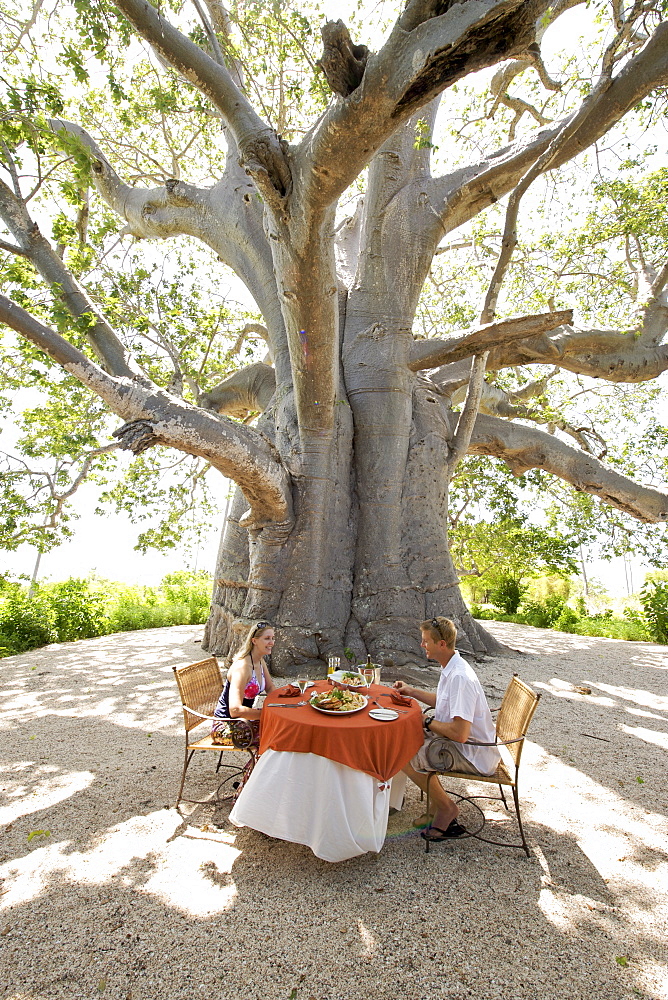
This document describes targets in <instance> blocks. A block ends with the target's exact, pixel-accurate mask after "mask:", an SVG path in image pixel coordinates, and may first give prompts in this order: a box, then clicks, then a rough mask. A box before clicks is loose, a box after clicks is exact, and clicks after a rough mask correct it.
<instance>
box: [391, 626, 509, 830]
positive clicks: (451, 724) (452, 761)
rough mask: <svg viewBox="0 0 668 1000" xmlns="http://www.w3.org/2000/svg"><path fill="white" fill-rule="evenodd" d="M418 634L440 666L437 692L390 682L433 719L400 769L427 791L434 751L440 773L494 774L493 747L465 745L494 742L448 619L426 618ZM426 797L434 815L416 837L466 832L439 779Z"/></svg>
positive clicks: (479, 692)
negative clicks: (431, 710) (420, 704)
mask: <svg viewBox="0 0 668 1000" xmlns="http://www.w3.org/2000/svg"><path fill="white" fill-rule="evenodd" d="M420 631H421V632H422V648H423V649H424V651H425V653H426V655H427V659H428V660H436V662H437V663H439V664H440V666H441V676H440V678H439V682H438V687H437V688H436V692H435V693H434V692H431V691H423V690H422V689H421V688H415V687H411V686H410V685H409V684H406V682H405V681H395V684H394V686H395V688H397V689H398V690H399V691H400V692H401V694H405V695H408V696H409V697H411V698H417V700H418V701H421V702H423V703H424V704H425V705H430V706H431V707H432V708H435V710H436V711H435V713H434V717H433V719H431V720H429V721H428V722H427V723H426V727H425V728H426V729H427V730H428V734H429V735H428V736H427V739H426V740H425V743H424V746H423V747H422V749H420V750H418V752H417V754H416V755H415V757H413V759H412V760H411V762H410V764H407V765H406V767H405V768H404V771H405V773H406V774H407V775H408V777H409V778H411V780H412V781H414V782H415V784H416V785H418V787H419V788H421V789H422V790H423V791H425V792H426V790H427V780H428V777H427V772H429V771H433V770H434V767H433V764H434V754H435V751H436V752H437V757H438V765H437V766H438V768H439V769H440V770H447V771H465V772H468V773H470V774H485V775H488V774H494V772H495V771H496V767H497V764H498V763H499V761H500V760H501V755H500V754H499V751H498V749H497V748H496V747H495V746H474V745H472V744H471V743H467V740H472V741H474V742H475V743H492V744H493V743H494V741H495V739H496V729H495V726H494V720H493V719H492V715H491V712H490V710H489V705H488V704H487V699H486V697H485V692H484V691H483V689H482V685H481V684H480V681H479V680H478V677H477V675H476V673H475V671H474V670H473V668H472V667H470V666H469V664H468V663H467V662H466V660H464V659H463V658H462V657H461V656H460V654H459V653H458V652H457V651H456V650H455V642H456V640H457V629H456V628H455V626H454V624H453V623H452V622H451V621H450V619H449V618H441V617H438V618H431V619H428V620H427V621H424V622H422V623H421V625H420ZM435 737H438V740H437V741H436V740H435ZM430 747H431V753H430ZM429 794H430V797H431V799H432V800H433V802H434V804H435V806H436V813H435V815H434V819H433V821H432V823H431V824H430V826H428V827H427V829H426V830H423V831H422V832H421V834H420V835H421V836H422V837H424V838H425V839H426V840H429V841H434V842H436V841H439V840H449V839H451V838H453V837H462V836H464V834H465V833H466V832H467V831H466V827H464V826H462V824H461V823H458V822H457V815H458V813H459V809H458V807H457V804H456V803H455V801H454V800H453V799H451V798H450V796H449V795H448V794H447V793H446V792H445V791H444V790H443V788H442V786H441V783H440V781H439V780H438V778H436V780H432V782H431V785H430V788H429Z"/></svg>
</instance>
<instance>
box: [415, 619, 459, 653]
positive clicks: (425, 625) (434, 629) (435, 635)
mask: <svg viewBox="0 0 668 1000" xmlns="http://www.w3.org/2000/svg"><path fill="white" fill-rule="evenodd" d="M420 631H421V632H429V634H430V636H431V637H432V639H433V640H434V642H440V641H441V639H443V640H444V642H445V644H446V645H447V647H448V649H454V648H455V643H456V642H457V629H456V628H455V623H454V622H451V621H450V619H449V618H443V617H442V615H438V617H436V618H427V619H426V621H423V622H420Z"/></svg>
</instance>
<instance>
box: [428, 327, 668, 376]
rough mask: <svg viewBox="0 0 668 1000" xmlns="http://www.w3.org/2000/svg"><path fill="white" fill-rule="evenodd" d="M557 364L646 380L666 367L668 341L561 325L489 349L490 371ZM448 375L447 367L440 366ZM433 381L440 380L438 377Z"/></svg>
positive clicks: (593, 373) (588, 372) (586, 372)
mask: <svg viewBox="0 0 668 1000" xmlns="http://www.w3.org/2000/svg"><path fill="white" fill-rule="evenodd" d="M529 364H549V365H559V367H560V368H565V369H566V370H567V371H571V372H575V373H576V374H577V375H590V376H591V377H592V378H603V379H605V380H606V381H608V382H647V381H649V380H650V379H653V378H657V376H658V375H660V374H661V372H664V371H666V370H668V344H663V345H654V344H650V345H649V346H644V345H643V344H642V342H641V340H640V338H639V337H638V334H637V332H631V333H619V332H618V331H616V330H580V329H577V328H575V329H574V328H572V327H568V326H565V327H560V328H559V329H556V330H554V331H553V332H552V333H550V334H544V335H543V336H541V337H534V338H530V339H527V340H523V341H522V342H521V343H519V342H517V343H509V344H507V345H506V346H505V347H499V348H495V349H493V350H491V351H490V356H489V360H488V363H487V367H488V369H489V370H491V371H497V370H498V369H500V368H511V367H514V366H515V365H529ZM443 376H444V377H447V368H446V369H443ZM436 381H438V382H441V378H437V379H436Z"/></svg>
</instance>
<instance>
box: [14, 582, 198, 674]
mask: <svg viewBox="0 0 668 1000" xmlns="http://www.w3.org/2000/svg"><path fill="white" fill-rule="evenodd" d="M210 592H211V578H210V577H209V576H208V574H206V573H188V572H185V571H183V572H179V573H170V574H168V575H167V576H165V578H164V579H163V581H162V583H161V584H160V587H141V586H136V587H129V586H126V585H125V584H118V583H114V582H112V581H109V580H99V579H98V580H95V579H94V580H91V581H87V580H78V579H75V578H72V579H69V580H65V581H63V582H61V583H53V584H47V585H45V586H43V587H41V588H40V589H39V590H38V592H37V594H36V596H35V597H33V598H31V599H29V598H28V595H27V591H26V589H25V588H24V587H22V586H21V585H20V584H17V583H8V582H7V581H4V582H3V585H2V587H0V657H1V656H11V655H12V654H14V653H22V652H25V650H27V649H35V647H37V646H43V645H45V644H46V643H49V642H57V641H60V642H66V641H70V640H73V639H89V638H92V637H93V636H97V635H108V634H110V633H112V632H132V631H136V630H138V629H146V628H164V627H166V626H169V625H201V624H202V623H203V622H205V621H206V619H207V616H208V614H209V607H210Z"/></svg>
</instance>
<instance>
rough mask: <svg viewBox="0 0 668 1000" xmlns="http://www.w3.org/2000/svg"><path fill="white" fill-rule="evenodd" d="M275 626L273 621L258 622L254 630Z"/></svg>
mask: <svg viewBox="0 0 668 1000" xmlns="http://www.w3.org/2000/svg"><path fill="white" fill-rule="evenodd" d="M273 627H274V626H273V625H272V624H271V622H258V623H257V625H256V626H255V629H254V632H261V631H262V629H265V628H273Z"/></svg>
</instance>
